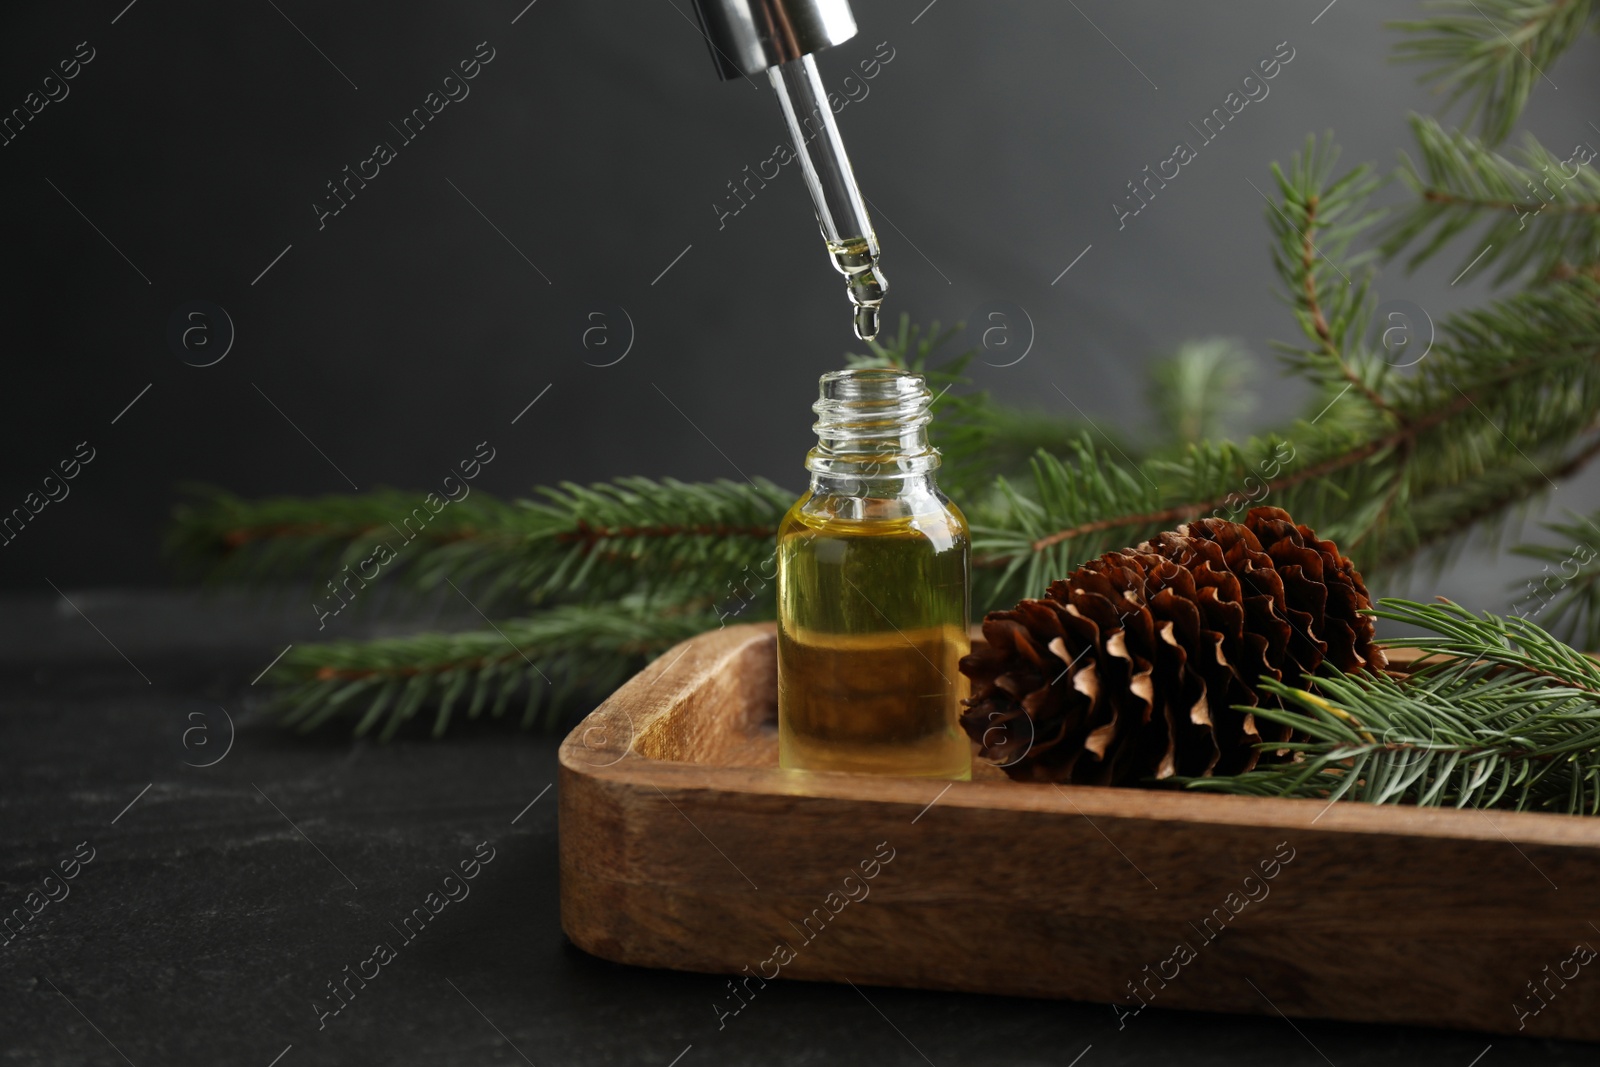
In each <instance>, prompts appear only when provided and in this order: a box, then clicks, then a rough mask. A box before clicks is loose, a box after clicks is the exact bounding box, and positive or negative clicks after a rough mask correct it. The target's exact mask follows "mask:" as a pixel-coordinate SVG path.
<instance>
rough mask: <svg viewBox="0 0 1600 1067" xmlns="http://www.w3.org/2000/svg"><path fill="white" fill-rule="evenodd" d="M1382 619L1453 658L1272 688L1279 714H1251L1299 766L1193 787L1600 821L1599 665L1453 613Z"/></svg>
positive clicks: (1533, 633)
mask: <svg viewBox="0 0 1600 1067" xmlns="http://www.w3.org/2000/svg"><path fill="white" fill-rule="evenodd" d="M1374 614H1375V615H1377V616H1378V617H1380V618H1385V619H1391V620H1394V621H1397V622H1404V623H1407V624H1410V625H1412V626H1417V627H1420V628H1422V629H1423V630H1424V631H1426V632H1428V633H1430V634H1432V635H1434V636H1431V637H1424V638H1420V639H1415V640H1412V641H1408V643H1409V644H1414V645H1416V646H1418V647H1421V648H1424V649H1427V650H1429V651H1430V652H1432V653H1434V654H1436V655H1441V656H1444V657H1447V658H1445V659H1442V660H1432V661H1423V662H1421V663H1419V664H1418V665H1416V666H1415V668H1414V669H1413V671H1412V672H1411V673H1410V674H1407V675H1399V676H1391V675H1372V674H1367V673H1359V674H1347V675H1333V676H1327V675H1325V676H1319V677H1317V678H1315V679H1314V680H1313V681H1312V690H1311V691H1302V690H1298V689H1295V688H1292V687H1290V686H1285V685H1283V684H1281V683H1279V682H1275V681H1271V680H1265V681H1263V682H1262V683H1261V688H1262V689H1263V690H1264V691H1265V692H1266V693H1269V694H1271V695H1272V696H1273V697H1276V698H1277V700H1278V701H1279V702H1280V706H1278V707H1268V706H1263V707H1257V708H1249V709H1242V710H1247V711H1251V712H1253V713H1254V714H1255V715H1257V716H1258V717H1260V718H1263V719H1267V720H1269V721H1272V722H1277V723H1282V724H1285V725H1288V726H1291V727H1293V728H1294V729H1295V730H1296V731H1298V732H1299V734H1300V735H1302V736H1304V737H1306V738H1308V740H1302V741H1295V742H1292V743H1289V744H1287V745H1274V746H1272V747H1273V748H1275V749H1286V750H1288V751H1291V752H1293V753H1294V758H1293V760H1292V761H1290V762H1287V763H1277V764H1270V765H1266V766H1262V767H1259V768H1258V769H1256V770H1253V771H1249V772H1247V773H1245V774H1241V775H1235V776H1231V777H1217V778H1198V779H1187V780H1185V782H1184V783H1183V784H1185V785H1187V786H1189V787H1190V788H1196V789H1207V790H1212V791H1215V792H1226V793H1241V794H1248V795H1254V796H1292V797H1315V798H1318V799H1324V800H1328V801H1330V802H1331V801H1335V800H1359V801H1365V802H1367V803H1372V804H1399V803H1405V804H1417V805H1421V806H1444V805H1449V806H1453V807H1476V808H1487V807H1510V808H1515V809H1517V810H1531V811H1561V812H1567V813H1574V814H1575V813H1587V814H1596V813H1600V664H1597V663H1596V662H1595V661H1594V660H1592V659H1590V658H1589V657H1587V656H1582V655H1579V654H1578V653H1576V652H1574V651H1572V649H1570V648H1568V647H1567V646H1566V645H1564V644H1562V643H1561V642H1560V641H1558V640H1556V639H1555V638H1554V637H1552V636H1551V635H1550V634H1548V633H1546V632H1545V631H1543V630H1541V629H1539V627H1537V626H1535V625H1533V624H1531V623H1528V622H1527V621H1525V620H1522V619H1516V618H1510V619H1507V618H1499V617H1496V616H1494V615H1491V614H1487V613H1486V614H1484V615H1481V616H1480V615H1474V614H1473V613H1472V612H1470V611H1467V610H1466V609H1464V608H1462V607H1460V606H1459V605H1456V604H1452V603H1449V602H1444V603H1441V604H1436V605H1423V604H1417V603H1413V602H1410V601H1403V600H1384V601H1380V602H1379V605H1378V608H1377V610H1375V611H1374Z"/></svg>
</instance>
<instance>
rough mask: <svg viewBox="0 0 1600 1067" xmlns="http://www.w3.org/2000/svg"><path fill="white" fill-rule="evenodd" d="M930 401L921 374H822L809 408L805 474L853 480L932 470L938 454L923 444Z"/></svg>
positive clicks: (861, 371) (870, 370)
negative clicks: (811, 442)
mask: <svg viewBox="0 0 1600 1067" xmlns="http://www.w3.org/2000/svg"><path fill="white" fill-rule="evenodd" d="M932 402H933V393H932V391H931V390H930V389H929V388H928V383H927V381H926V380H925V379H924V378H923V377H922V375H920V374H908V373H906V372H904V371H897V370H890V369H887V368H876V367H874V368H857V369H852V370H841V371H831V372H829V373H827V374H824V375H823V376H822V379H821V382H820V383H819V387H818V399H817V402H816V403H815V404H813V405H812V408H811V410H813V411H815V412H816V413H817V421H816V423H815V425H814V426H813V427H812V429H813V430H815V431H816V434H817V447H815V448H813V449H812V450H811V452H810V454H809V455H807V456H806V469H807V470H809V471H811V472H812V473H814V474H839V475H848V476H850V477H855V478H877V477H883V478H893V477H896V476H899V475H911V474H922V473H926V472H927V471H931V470H933V469H935V468H936V467H938V466H939V452H938V450H937V449H935V448H934V447H933V446H932V445H930V444H929V443H928V423H929V422H930V421H931V420H932V416H931V415H930V414H929V413H928V407H929V405H930V404H931V403H932Z"/></svg>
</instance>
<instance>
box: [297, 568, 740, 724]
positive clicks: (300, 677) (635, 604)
mask: <svg viewBox="0 0 1600 1067" xmlns="http://www.w3.org/2000/svg"><path fill="white" fill-rule="evenodd" d="M716 623H717V617H716V615H714V614H711V613H709V612H707V611H706V610H704V609H699V610H691V611H686V612H670V611H660V610H657V609H655V608H653V607H651V606H649V605H648V604H646V603H645V602H644V601H642V600H639V599H638V598H633V599H630V600H627V601H623V602H619V603H615V604H607V605H600V606H591V605H581V604H569V605H563V606H560V607H555V608H551V609H549V610H547V611H544V612H541V613H540V614H538V615H535V616H532V617H529V618H524V619H512V620H507V621H504V622H500V623H495V624H492V628H491V629H488V630H481V631H474V632H468V633H453V634H422V635H419V636H415V637H398V638H387V639H384V640H379V641H365V642H359V641H357V642H351V641H345V642H331V643H327V644H320V645H300V646H297V647H296V648H294V649H293V650H292V651H291V652H290V653H289V654H288V655H286V656H285V657H284V658H283V659H282V660H281V661H280V662H279V663H278V664H276V665H275V666H274V667H273V668H272V671H271V673H270V675H269V677H270V678H271V679H272V680H273V682H274V683H276V684H277V685H278V686H279V687H280V691H279V694H278V699H277V704H278V707H279V709H280V710H281V712H282V718H283V722H284V724H285V725H288V726H293V727H295V728H296V729H298V730H299V731H301V732H302V733H304V732H308V731H311V730H315V729H317V728H318V727H320V726H322V725H323V724H325V723H327V722H329V721H330V720H335V719H339V720H344V719H349V720H352V721H353V730H354V732H355V734H356V736H358V737H359V736H362V735H364V734H366V733H368V732H370V731H371V730H373V729H374V728H376V727H377V726H378V725H379V723H380V722H381V723H382V724H383V728H382V732H381V734H380V736H381V738H382V739H384V740H388V739H389V738H391V737H393V736H394V735H395V733H396V732H397V731H399V730H400V728H401V727H402V726H404V725H405V723H406V722H407V721H409V720H410V719H412V718H413V717H415V716H416V715H417V714H418V713H419V712H420V711H422V710H423V709H424V708H432V709H433V727H432V732H433V736H435V737H438V736H439V735H441V734H443V733H444V732H445V730H446V729H447V728H448V726H449V724H450V721H451V717H452V715H453V713H454V712H455V710H456V708H457V707H458V706H459V707H461V708H462V709H463V710H464V713H465V715H466V717H467V718H468V719H477V718H478V717H479V716H480V715H482V714H483V713H484V712H485V711H487V712H488V713H489V715H490V716H491V717H493V718H500V717H502V716H503V715H504V714H505V712H506V710H507V708H508V707H510V706H511V703H512V701H513V700H515V701H517V702H518V703H519V704H520V706H521V708H522V718H521V724H522V726H523V728H525V729H526V728H528V727H530V726H532V725H533V724H534V723H535V722H536V721H537V720H538V718H539V713H540V711H541V710H543V712H544V722H545V725H547V726H550V725H554V724H555V723H556V721H557V720H558V718H559V715H560V712H561V710H562V709H563V708H564V707H567V706H570V704H571V703H572V702H573V700H574V698H575V697H577V696H579V695H586V696H597V695H599V694H602V693H604V692H606V691H608V690H609V689H612V688H614V687H615V686H617V685H619V684H621V682H622V681H623V680H624V679H626V678H627V677H628V675H629V674H631V673H632V672H634V671H636V670H638V669H639V668H640V667H641V666H643V664H644V663H645V661H646V660H647V659H649V658H653V657H654V656H656V655H659V654H660V653H662V652H664V651H666V650H667V649H668V648H670V647H672V646H673V645H674V644H677V643H678V642H679V641H682V640H685V639H687V638H689V637H692V636H693V635H695V634H697V633H700V632H702V631H704V630H707V629H710V628H712V627H714V626H715V625H716Z"/></svg>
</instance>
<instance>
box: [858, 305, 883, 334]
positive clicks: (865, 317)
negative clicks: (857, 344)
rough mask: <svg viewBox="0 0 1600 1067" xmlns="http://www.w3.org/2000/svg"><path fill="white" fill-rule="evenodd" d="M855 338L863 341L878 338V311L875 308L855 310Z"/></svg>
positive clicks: (863, 307)
mask: <svg viewBox="0 0 1600 1067" xmlns="http://www.w3.org/2000/svg"><path fill="white" fill-rule="evenodd" d="M855 326H856V336H857V337H859V338H861V339H862V340H863V341H870V340H872V339H873V338H874V337H876V336H878V309H877V308H875V307H865V306H862V307H858V308H856V322H855Z"/></svg>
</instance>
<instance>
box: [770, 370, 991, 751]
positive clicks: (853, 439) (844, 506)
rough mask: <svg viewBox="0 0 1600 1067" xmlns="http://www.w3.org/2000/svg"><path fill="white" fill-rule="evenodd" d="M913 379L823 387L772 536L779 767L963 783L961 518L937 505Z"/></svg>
mask: <svg viewBox="0 0 1600 1067" xmlns="http://www.w3.org/2000/svg"><path fill="white" fill-rule="evenodd" d="M928 402H929V391H928V388H927V385H926V384H925V383H924V382H923V380H922V379H921V377H920V376H916V375H908V374H902V373H899V372H896V371H886V370H856V371H841V372H837V373H835V374H830V375H825V376H824V377H823V379H822V399H821V400H819V401H818V403H817V405H816V408H815V410H816V411H817V413H818V415H819V416H820V418H819V421H818V423H817V427H816V429H817V435H818V440H819V443H818V446H817V448H815V449H813V450H812V452H811V454H810V456H809V457H808V458H807V467H808V468H809V469H810V470H811V472H812V483H811V491H810V492H808V493H807V494H806V495H805V496H803V497H801V498H800V500H799V501H797V502H796V503H795V505H794V507H793V508H791V509H790V510H789V514H788V515H787V516H785V517H784V520H783V523H782V525H781V526H780V527H779V531H778V759H779V763H780V764H781V765H782V766H784V767H786V768H794V769H802V770H830V771H852V772H856V773H864V774H890V775H901V776H916V777H930V778H969V777H970V776H971V773H972V761H971V746H970V743H969V742H968V740H967V738H966V735H965V734H964V733H963V732H962V730H961V728H960V725H959V723H958V721H957V717H958V716H959V715H960V712H961V697H962V696H963V695H965V690H964V685H963V682H964V679H963V678H962V675H961V673H960V670H959V669H958V667H957V663H958V661H959V660H960V658H961V657H962V656H963V655H965V654H966V653H967V651H968V647H969V641H968V634H967V622H968V615H969V593H968V582H969V575H968V568H969V555H970V548H969V537H968V532H967V524H966V520H965V519H964V518H963V517H962V515H961V512H960V511H959V510H958V509H957V508H956V507H955V505H954V504H952V503H950V501H949V500H948V499H947V498H946V497H945V496H944V495H943V494H942V493H940V492H939V490H938V487H937V485H936V484H935V483H934V479H933V472H934V470H935V469H936V468H937V466H938V452H937V451H935V450H934V449H932V448H931V447H929V445H928V443H927V433H926V426H927V422H928V414H927V408H928Z"/></svg>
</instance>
